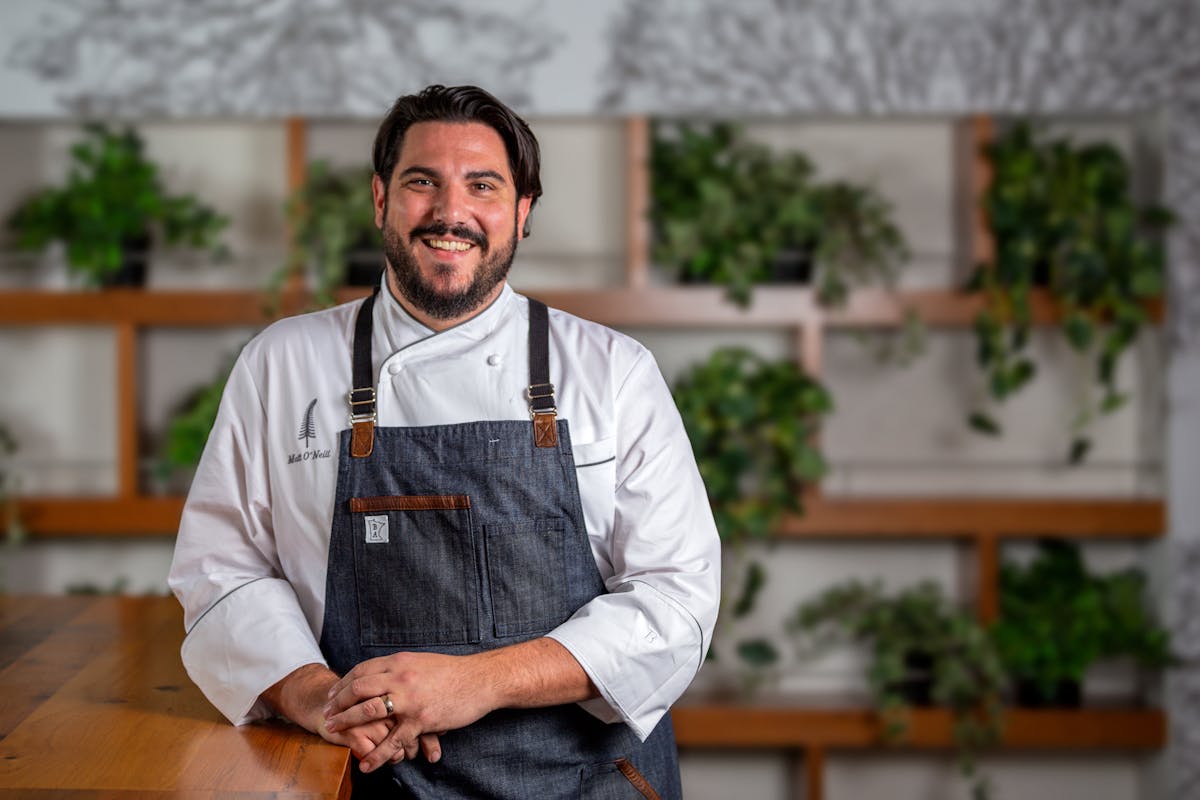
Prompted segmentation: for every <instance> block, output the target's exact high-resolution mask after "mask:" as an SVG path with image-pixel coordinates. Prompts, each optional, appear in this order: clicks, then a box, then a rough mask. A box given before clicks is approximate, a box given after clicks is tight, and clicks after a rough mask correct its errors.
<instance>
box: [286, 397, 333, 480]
mask: <svg viewBox="0 0 1200 800" xmlns="http://www.w3.org/2000/svg"><path fill="white" fill-rule="evenodd" d="M316 407H317V398H315V397H314V398H313V399H312V402H311V403H309V404H308V408H306V409H305V410H304V416H302V417H301V418H300V434H299V435H298V436H297V437H296V438H297V439H300V440H302V441H303V442H304V447H305V449H304V450H303V451H301V452H299V453H289V454H288V463H289V464H296V463H298V462H300V461H313V460H315V459H318V458H329V449H328V448H326V449H324V450H310V449H308V443H309V440H311V439H316V438H317V420H316V417H315V416H314V414H313V410H314V409H315V408H316Z"/></svg>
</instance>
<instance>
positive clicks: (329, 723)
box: [325, 697, 390, 733]
mask: <svg viewBox="0 0 1200 800" xmlns="http://www.w3.org/2000/svg"><path fill="white" fill-rule="evenodd" d="M326 713H327V714H328V713H329V711H327V712H326ZM389 716H390V715H389V714H388V710H387V706H386V705H384V702H383V697H369V698H367V699H366V700H364V701H363V702H361V703H358V704H357V705H353V706H350V708H348V709H346V710H345V711H342V712H341V713H334V714H333V715H332V716H327V717H326V719H325V730H327V731H329V732H330V733H336V732H337V731H344V730H346V729H347V728H354V727H356V726H359V725H365V724H367V723H371V722H380V721H382V720H385V719H387V718H388V717H389Z"/></svg>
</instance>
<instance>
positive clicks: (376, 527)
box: [321, 290, 680, 800]
mask: <svg viewBox="0 0 1200 800" xmlns="http://www.w3.org/2000/svg"><path fill="white" fill-rule="evenodd" d="M377 291H378V290H377ZM374 299H375V296H374V295H372V296H371V297H370V298H368V299H367V301H366V302H364V303H363V305H362V307H361V308H360V309H359V312H358V318H357V322H356V326H355V337H354V385H355V387H356V388H355V389H354V390H353V391H352V392H351V393H350V403H351V412H352V414H351V422H352V426H351V429H350V430H345V431H342V433H341V435H340V438H339V447H338V481H337V493H336V499H335V506H334V515H333V528H332V531H331V535H330V543H329V568H328V575H327V578H326V588H325V621H324V627H323V629H322V634H321V650H322V652H323V653H324V654H325V657H326V658H327V659H328V661H329V665H330V667H331V668H332V669H333V670H334V671H335V672H337V673H338V674H339V675H340V674H345V673H346V672H347V671H348V670H349V669H350V668H352V667H353V666H354V665H356V664H358V663H359V662H361V661H364V660H366V659H369V658H375V657H377V656H384V655H390V654H391V653H395V652H397V651H401V650H405V651H430V652H437V653H445V654H449V655H468V654H472V653H478V652H481V651H484V650H489V649H492V648H496V647H501V646H504V645H508V644H514V643H517V642H521V641H525V640H528V639H533V638H536V637H539V636H542V635H544V634H546V633H548V632H549V631H551V630H553V629H554V628H555V627H556V626H558V625H559V624H561V623H563V622H565V621H566V620H567V619H568V618H569V617H570V616H571V615H572V614H574V613H575V611H576V610H578V609H579V608H580V607H581V606H583V605H584V604H586V603H587V602H588V601H589V600H591V599H592V598H594V597H596V596H598V595H600V594H602V593H604V591H605V588H604V583H603V580H602V579H601V577H600V573H599V572H598V571H597V569H596V563H595V559H594V558H593V556H592V552H591V547H590V545H589V544H588V537H587V531H586V528H585V526H584V522H583V511H582V506H581V504H580V499H579V486H578V483H577V482H576V476H575V464H574V459H573V457H572V453H571V437H570V430H569V426H568V425H567V422H566V420H560V419H557V417H556V409H555V408H554V396H553V386H552V385H551V384H550V383H549V357H548V321H547V312H546V307H545V306H544V305H542V304H541V303H538V302H537V301H534V300H530V301H529V303H530V391H529V396H530V406H531V412H532V414H533V421H532V423H531V422H521V421H515V420H499V421H479V422H465V423H460V424H455V425H435V426H429V427H422V428H382V427H377V426H376V425H375V392H374V384H375V379H374V376H373V374H372V370H371V352H370V347H371V326H372V307H373V304H374ZM358 387H369V388H358ZM440 738H441V745H442V758H441V760H440V761H438V763H436V764H430V763H428V762H427V761H426V760H425V759H424V758H423V757H420V756H418V758H417V759H416V760H415V761H403V762H401V763H399V764H395V765H390V767H391V768H390V775H389V774H388V773H389V770H388V769H387V768H381V769H379V770H377V771H376V773H375V776H387V777H389V778H391V779H392V780H391V781H388V780H386V779H384V780H380V778H378V777H375V776H361V773H359V772H358V771H357V770H355V771H354V772H355V776H356V788H355V797H356V798H361V797H362V796H364V795H369V796H372V797H374V796H386V797H401V798H419V799H420V800H426V799H429V800H433V798H438V799H439V800H440V799H441V798H463V800H467V799H468V798H469V799H470V800H477V799H478V798H497V800H500V799H504V800H510V799H511V800H531V799H532V798H538V799H539V800H540V799H541V798H562V799H563V800H567V799H568V798H570V800H576V798H587V800H623V799H625V798H628V799H629V800H645V799H646V798H650V799H651V800H656V798H660V797H661V798H663V800H670V799H671V798H679V797H680V787H679V767H678V763H677V756H676V751H675V739H674V733H673V731H672V728H671V721H670V716H669V715H668V716H664V717H663V719H662V721H661V722H660V723H659V724H658V726H657V727H656V728H655V729H654V731H653V732H652V733H651V735H650V736H649V738H648V739H647V740H646V741H645V742H640V741H639V740H638V738H637V737H636V736H635V735H633V733H632V732H631V731H630V730H629V729H628V727H627V726H626V725H624V724H620V723H618V724H611V725H610V724H607V723H604V722H601V721H600V720H598V719H596V718H595V717H593V716H592V715H591V714H589V713H587V712H586V711H584V710H583V709H581V708H579V706H577V705H575V704H569V705H562V706H553V707H550V708H540V709H501V710H498V711H494V712H492V713H491V714H488V715H487V716H485V717H483V718H482V719H480V720H479V721H477V722H475V723H474V724H472V725H469V726H467V727H466V728H463V729H461V730H456V731H450V732H448V733H446V734H445V735H443V736H442V737H440ZM362 778H365V779H366V780H361V779H362ZM372 778H374V780H371V779H372ZM360 780H361V785H360V782H359V781H360ZM368 787H369V788H368Z"/></svg>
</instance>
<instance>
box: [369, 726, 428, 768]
mask: <svg viewBox="0 0 1200 800" xmlns="http://www.w3.org/2000/svg"><path fill="white" fill-rule="evenodd" d="M419 750H420V747H419V745H418V744H417V735H416V732H415V731H412V732H409V731H407V730H406V729H405V726H403V725H397V726H396V727H394V728H392V730H391V733H389V734H388V735H387V738H386V739H384V740H383V741H382V742H380V743H379V746H378V747H376V748H375V749H374V750H372V751H371V752H370V753H367V756H366V758H364V759H363V760H362V767H363V771H364V772H369V771H370V770H373V769H375V768H376V767H379V766H380V765H381V764H384V763H386V762H388V761H390V762H391V763H393V764H398V763H399V762H401V761H403V760H404V759H405V758H410V759H411V758H416V755H417V753H418V752H419Z"/></svg>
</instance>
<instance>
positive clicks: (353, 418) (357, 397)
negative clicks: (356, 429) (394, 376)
mask: <svg viewBox="0 0 1200 800" xmlns="http://www.w3.org/2000/svg"><path fill="white" fill-rule="evenodd" d="M346 401H347V402H348V403H350V424H351V425H354V424H355V423H357V422H374V421H375V419H376V417H375V387H374V386H368V387H366V388H365V389H351V390H350V391H349V392H347V393H346ZM357 406H369V407H370V410H369V411H359V410H358V409H357Z"/></svg>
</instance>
